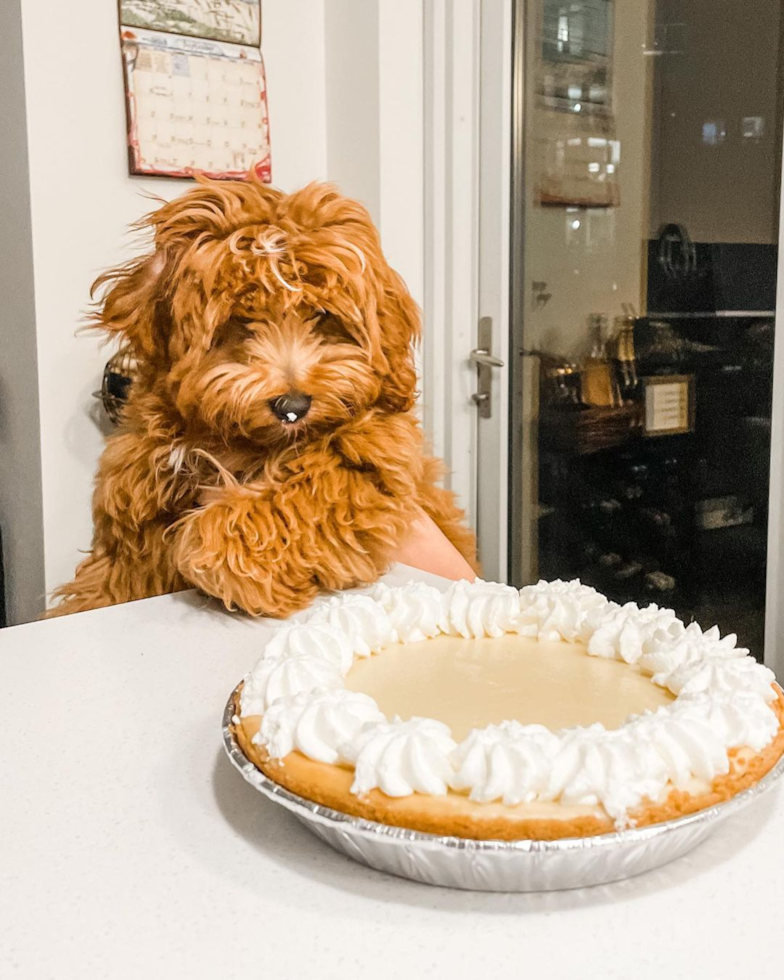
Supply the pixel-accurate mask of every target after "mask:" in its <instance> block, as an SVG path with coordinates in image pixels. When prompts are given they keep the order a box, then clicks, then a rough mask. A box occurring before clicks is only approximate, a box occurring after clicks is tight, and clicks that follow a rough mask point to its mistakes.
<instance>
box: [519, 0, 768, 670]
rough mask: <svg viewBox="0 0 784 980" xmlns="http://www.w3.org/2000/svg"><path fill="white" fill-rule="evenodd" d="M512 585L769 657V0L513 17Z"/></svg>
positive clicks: (575, 7) (679, 1)
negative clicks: (570, 590)
mask: <svg viewBox="0 0 784 980" xmlns="http://www.w3.org/2000/svg"><path fill="white" fill-rule="evenodd" d="M514 15H515V29H514V34H515V51H514V58H513V62H514V64H513V74H514V79H515V85H514V88H513V91H514V105H513V117H514V125H513V201H514V206H513V223H512V249H511V254H512V272H511V276H512V290H511V304H512V333H513V337H512V342H511V351H510V353H511V361H512V365H513V380H512V396H511V403H510V409H511V424H510V439H511V443H510V458H511V460H512V465H511V467H510V469H511V478H510V498H509V499H510V518H511V519H510V541H509V545H510V580H511V581H513V582H514V583H515V584H517V585H522V584H524V583H525V582H527V581H532V580H535V579H536V578H538V577H542V578H547V579H553V578H572V577H579V578H581V579H582V581H583V582H585V583H588V584H590V585H593V586H595V587H596V588H598V589H600V590H601V591H603V592H605V593H606V594H607V595H609V596H610V597H611V598H612V599H615V600H616V601H618V602H625V601H630V600H633V601H635V602H639V603H647V602H655V603H657V604H659V605H666V606H669V607H672V608H674V609H675V610H676V611H677V613H678V614H679V615H680V616H681V617H682V618H684V619H685V620H687V621H688V620H690V619H695V620H697V621H698V622H700V623H701V624H702V625H703V626H706V627H707V626H711V625H713V624H714V623H716V624H718V626H719V627H720V629H721V630H722V633H726V632H734V633H737V634H738V638H739V642H740V643H741V644H742V645H744V646H747V647H749V648H750V650H751V652H752V653H753V654H754V655H755V656H756V657H758V658H760V659H762V657H763V655H764V625H765V587H766V567H767V554H766V546H767V539H768V511H769V487H768V474H769V470H770V432H771V401H772V378H773V352H774V314H775V297H776V268H777V242H778V223H779V200H780V172H781V146H782V106H783V105H784V100H783V98H782V95H783V89H782V79H783V78H784V72H783V71H782V64H783V53H784V49H783V46H782V31H783V30H784V17H783V16H782V7H781V4H780V3H779V2H760V0H758V2H754V3H749V2H748V0H624V2H613V0H579V2H565V0H516V3H515V11H514Z"/></svg>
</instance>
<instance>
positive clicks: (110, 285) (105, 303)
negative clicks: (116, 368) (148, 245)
mask: <svg viewBox="0 0 784 980" xmlns="http://www.w3.org/2000/svg"><path fill="white" fill-rule="evenodd" d="M170 271H171V270H170V262H169V257H168V255H167V252H166V250H165V249H164V248H160V247H159V248H158V249H157V250H156V251H154V252H152V253H151V254H149V255H146V256H142V257H140V258H135V259H131V260H130V261H128V262H126V263H124V264H123V265H121V266H117V268H115V269H110V270H109V271H108V272H104V273H103V274H102V275H100V276H99V277H98V278H97V279H96V280H95V282H94V283H93V286H92V289H91V296H92V297H93V298H94V297H95V296H96V294H97V293H98V292H99V291H102V290H103V287H107V288H106V290H105V292H104V293H103V296H102V298H101V299H100V301H99V308H98V310H97V311H96V313H95V314H94V316H93V325H94V326H95V327H97V328H99V329H102V330H106V331H107V332H108V333H111V334H119V335H120V336H121V337H122V338H123V339H124V340H125V341H127V342H128V343H129V344H130V345H131V348H132V349H133V352H134V353H135V354H136V356H137V357H139V358H141V359H143V360H145V361H148V362H151V361H156V360H161V359H166V358H167V356H168V352H167V340H168V336H169V332H170V328H171V322H170V314H169V311H168V308H167V304H166V292H167V284H168V279H169V275H170Z"/></svg>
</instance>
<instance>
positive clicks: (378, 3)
mask: <svg viewBox="0 0 784 980" xmlns="http://www.w3.org/2000/svg"><path fill="white" fill-rule="evenodd" d="M325 10H326V17H325V47H326V96H327V110H326V118H327V172H328V177H329V179H330V180H332V181H334V182H335V183H336V184H337V185H338V187H339V188H340V189H341V190H342V191H343V192H344V193H345V194H348V195H349V196H351V197H356V198H357V199H358V200H360V201H362V203H363V204H365V206H366V207H367V208H368V210H369V211H370V214H371V216H372V218H373V220H374V221H375V222H376V224H377V226H378V229H379V231H380V232H381V241H382V244H383V247H384V252H385V254H386V257H387V260H388V261H389V262H390V264H391V265H392V266H393V267H394V268H395V269H397V271H398V272H399V273H400V274H401V275H402V276H403V278H404V279H405V281H406V283H407V285H408V288H409V290H410V291H411V294H412V296H413V297H414V299H415V300H416V301H417V302H418V303H419V305H420V306H421V305H422V302H423V293H424V259H423V235H424V226H423V222H424V198H423V195H424V182H423V166H424V158H423V157H424V148H423V136H424V101H423V100H424V92H423V85H424V78H423V62H422V59H423V4H422V0H327V4H326V8H325Z"/></svg>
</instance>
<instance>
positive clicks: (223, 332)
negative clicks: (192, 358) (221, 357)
mask: <svg viewBox="0 0 784 980" xmlns="http://www.w3.org/2000/svg"><path fill="white" fill-rule="evenodd" d="M252 322H253V321H252V320H247V319H245V318H244V317H232V318H231V320H227V322H226V323H224V324H223V325H222V326H220V327H218V329H217V330H216V331H215V335H214V336H213V338H212V343H211V344H210V347H212V348H221V347H230V346H236V345H238V344H241V343H242V342H243V341H245V340H247V339H248V338H249V337H252V336H253V330H252V329H251V326H250V324H251V323H252Z"/></svg>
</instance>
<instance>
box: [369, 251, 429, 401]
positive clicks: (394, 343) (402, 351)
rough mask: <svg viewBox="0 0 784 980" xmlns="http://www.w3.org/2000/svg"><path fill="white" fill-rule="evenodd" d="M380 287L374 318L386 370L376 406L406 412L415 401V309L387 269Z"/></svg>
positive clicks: (417, 328)
mask: <svg viewBox="0 0 784 980" xmlns="http://www.w3.org/2000/svg"><path fill="white" fill-rule="evenodd" d="M385 264H386V263H385ZM381 287H382V292H381V296H380V297H379V302H378V310H377V315H378V322H379V327H380V333H381V346H382V349H383V352H384V356H385V358H386V361H387V364H388V366H389V367H388V371H387V372H386V376H385V378H384V386H383V388H382V389H381V395H380V397H379V403H380V404H381V405H383V406H384V407H386V408H389V409H391V410H393V411H397V412H407V411H408V410H409V409H411V408H413V406H414V403H415V401H416V369H415V367H414V345H415V344H416V343H418V341H419V336H420V332H421V328H420V319H419V308H418V307H417V305H416V303H415V302H414V300H413V299H412V298H411V294H410V293H409V291H408V289H407V288H406V285H405V283H404V282H403V280H402V279H401V278H400V276H399V275H398V274H397V272H395V271H394V269H390V268H389V267H388V266H387V267H386V269H385V270H384V274H383V275H382V277H381Z"/></svg>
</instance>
